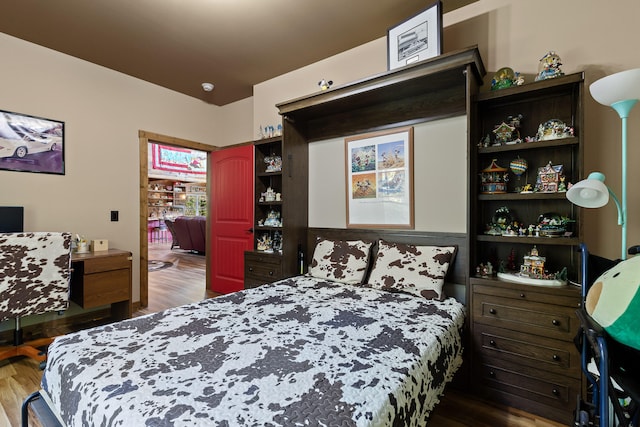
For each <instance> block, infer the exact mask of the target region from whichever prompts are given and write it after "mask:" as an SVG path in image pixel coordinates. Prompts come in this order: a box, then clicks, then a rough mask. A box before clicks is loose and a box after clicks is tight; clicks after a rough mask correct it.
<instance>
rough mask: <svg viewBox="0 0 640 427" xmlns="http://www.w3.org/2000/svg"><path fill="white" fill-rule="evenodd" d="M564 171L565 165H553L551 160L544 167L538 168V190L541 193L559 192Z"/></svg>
mask: <svg viewBox="0 0 640 427" xmlns="http://www.w3.org/2000/svg"><path fill="white" fill-rule="evenodd" d="M563 171H564V167H563V166H562V165H552V164H551V162H549V163H547V165H546V166H544V167H541V168H538V180H537V181H536V191H538V192H540V193H557V192H558V187H559V184H560V177H561V176H563V173H564V172H563Z"/></svg>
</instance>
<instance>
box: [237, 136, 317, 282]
mask: <svg viewBox="0 0 640 427" xmlns="http://www.w3.org/2000/svg"><path fill="white" fill-rule="evenodd" d="M253 145H254V153H255V194H254V196H255V200H254V226H253V230H254V246H253V250H252V251H247V252H245V257H244V264H245V268H244V271H245V277H244V284H245V288H252V287H256V286H259V285H260V284H263V283H268V282H273V281H276V280H279V279H282V278H286V277H291V276H295V275H296V274H300V263H299V261H298V249H299V248H303V247H304V248H306V229H307V216H308V215H307V209H308V207H307V206H308V196H307V187H308V178H307V176H308V168H309V160H308V147H307V144H306V143H305V144H301V143H300V142H299V141H295V140H287V138H286V135H283V136H278V137H274V138H266V139H262V140H258V141H254V144H253ZM273 158H278V159H279V161H280V162H281V167H280V168H274V167H273V166H271V167H269V165H270V164H272V162H271V161H270V160H272V159H273ZM265 160H266V161H265ZM268 190H270V191H269V194H268V195H267V194H265V193H267V192H268ZM264 242H268V244H266V245H265V243H264Z"/></svg>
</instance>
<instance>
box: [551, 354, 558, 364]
mask: <svg viewBox="0 0 640 427" xmlns="http://www.w3.org/2000/svg"><path fill="white" fill-rule="evenodd" d="M552 358H553V360H555V361H556V362H557V361H559V360H560V356H558V355H557V354H554V355H553V356H552Z"/></svg>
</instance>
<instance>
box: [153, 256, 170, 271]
mask: <svg viewBox="0 0 640 427" xmlns="http://www.w3.org/2000/svg"><path fill="white" fill-rule="evenodd" d="M172 265H173V263H172V262H169V261H159V260H155V259H151V260H149V266H148V267H147V270H149V271H158V270H162V269H164V268H169V267H171V266H172Z"/></svg>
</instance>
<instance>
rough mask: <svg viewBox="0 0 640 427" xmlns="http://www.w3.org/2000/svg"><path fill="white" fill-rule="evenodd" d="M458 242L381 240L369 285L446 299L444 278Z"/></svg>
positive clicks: (425, 296)
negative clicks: (423, 243)
mask: <svg viewBox="0 0 640 427" xmlns="http://www.w3.org/2000/svg"><path fill="white" fill-rule="evenodd" d="M456 250H457V247H456V246H414V245H408V244H402V243H388V242H385V241H384V240H380V242H379V244H378V255H377V256H376V261H375V263H374V265H373V269H372V271H371V275H370V276H369V286H371V287H372V288H375V289H382V290H387V291H395V292H406V293H409V294H413V295H417V296H420V297H424V298H426V299H435V300H443V299H444V297H445V295H444V293H443V291H442V287H443V285H444V278H445V276H446V275H447V270H448V269H449V266H450V265H451V264H452V263H453V258H454V256H455V253H456Z"/></svg>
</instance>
